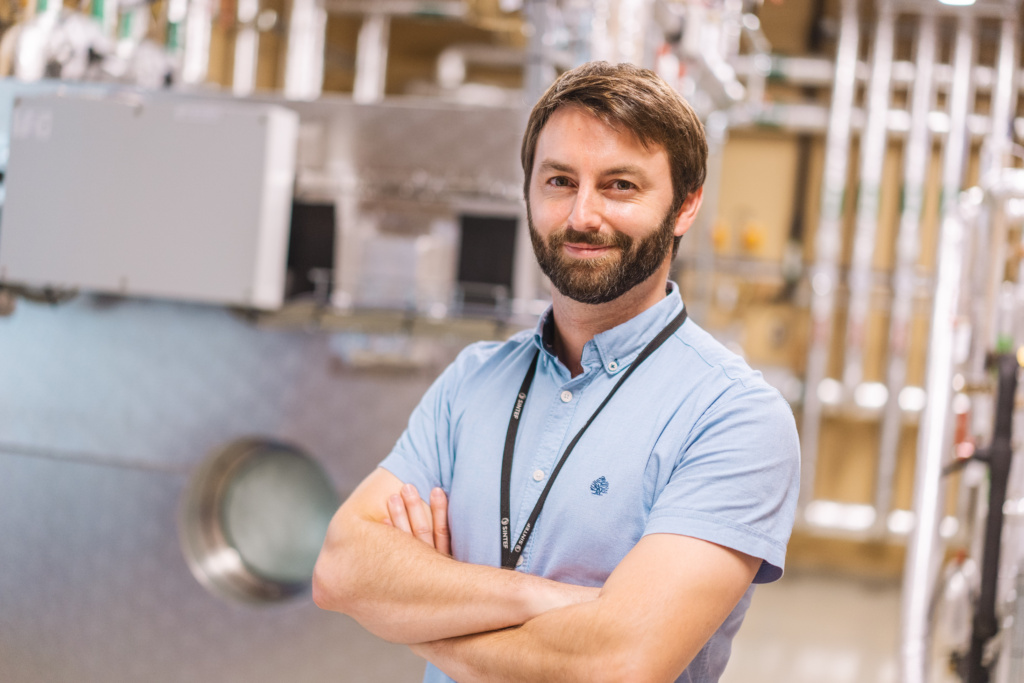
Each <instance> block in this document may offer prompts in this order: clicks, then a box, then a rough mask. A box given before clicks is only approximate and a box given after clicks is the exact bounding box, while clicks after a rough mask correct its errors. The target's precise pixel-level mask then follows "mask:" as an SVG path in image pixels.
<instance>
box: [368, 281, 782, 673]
mask: <svg viewBox="0 0 1024 683" xmlns="http://www.w3.org/2000/svg"><path fill="white" fill-rule="evenodd" d="M682 306H683V304H682V301H681V300H680V298H679V294H678V289H677V288H676V286H675V284H674V283H670V293H669V295H668V296H666V297H665V299H663V300H662V301H661V302H659V303H658V304H656V305H655V306H653V307H651V308H649V309H647V310H646V311H644V312H643V313H641V314H640V315H638V316H636V317H635V318H633V319H632V320H629V321H628V322H626V323H623V324H622V325H619V326H618V327H615V328H613V329H611V330H608V331H606V332H603V333H601V334H599V335H597V336H596V337H594V338H593V340H591V341H589V342H587V344H586V345H585V346H584V349H583V357H582V366H583V373H582V374H580V375H578V376H577V377H572V376H571V374H570V372H569V370H568V368H566V367H565V365H563V364H562V362H561V361H559V360H558V358H557V357H556V356H555V355H554V353H553V351H552V347H551V343H550V341H551V335H552V325H551V310H550V309H549V310H548V311H547V312H546V313H545V314H544V315H543V316H542V317H541V320H540V321H539V322H538V325H537V327H536V329H535V330H534V331H524V332H521V333H519V334H516V335H515V336H513V337H512V338H511V339H509V340H508V341H506V342H481V343H477V344H473V345H471V346H469V347H467V348H466V349H465V350H463V351H462V352H461V353H460V354H459V357H458V358H457V359H456V360H455V362H453V363H452V364H451V365H450V366H449V367H448V368H447V369H446V370H445V371H444V373H443V374H442V375H441V376H440V377H439V378H438V379H437V381H436V382H435V383H434V384H433V386H432V387H431V388H430V390H429V391H428V392H427V393H426V394H425V395H424V397H423V399H422V401H421V402H420V404H419V406H417V408H416V410H415V411H414V412H413V414H412V416H411V417H410V419H409V426H408V428H407V429H406V431H405V432H404V433H403V434H402V436H401V438H399V440H398V443H397V444H396V445H395V448H394V450H393V451H392V452H391V454H390V455H389V456H388V457H387V458H386V459H385V460H384V461H383V462H382V463H381V466H382V467H384V468H386V469H387V470H389V471H390V472H392V473H393V474H394V475H395V476H397V477H398V478H399V479H401V480H402V481H405V482H410V483H412V484H415V485H416V487H417V488H418V489H419V492H420V495H421V496H423V497H424V498H425V499H426V498H427V497H428V496H429V493H430V489H431V488H433V487H435V486H440V487H442V488H443V489H444V490H445V491H446V492H447V493H448V496H449V511H448V514H449V524H450V527H451V533H452V551H453V554H454V556H455V558H456V559H458V560H461V561H463V562H472V563H476V564H485V565H491V566H495V567H496V566H500V564H501V540H500V523H499V488H500V483H501V461H502V453H503V450H504V444H505V434H506V431H507V429H508V422H509V417H510V416H511V413H512V409H513V406H514V404H515V400H516V397H517V395H518V392H519V387H520V384H521V383H522V381H523V376H524V374H525V373H526V370H527V368H528V367H529V365H530V361H531V360H532V358H533V355H534V353H535V352H536V350H537V349H538V348H539V349H540V358H539V361H538V364H537V371H536V376H535V377H534V381H533V385H532V387H531V389H530V393H529V397H528V398H527V401H526V404H525V406H524V407H523V417H522V420H521V424H520V428H519V433H518V435H517V437H516V447H515V459H514V461H513V466H512V485H511V502H512V505H511V528H512V535H513V538H515V537H516V536H518V534H519V532H520V531H521V530H522V528H523V524H525V522H526V519H527V518H528V517H529V515H530V513H531V511H532V510H533V506H534V504H535V503H536V501H537V498H538V497H539V495H540V493H541V491H542V490H543V488H544V486H545V485H546V484H547V478H548V476H549V475H550V472H551V470H552V468H553V467H554V465H555V463H556V462H557V461H558V459H559V457H560V456H561V454H562V452H563V451H564V449H565V447H566V445H567V444H568V443H569V441H570V440H571V439H572V438H573V437H574V436H575V435H576V432H578V431H579V430H580V428H581V427H582V426H583V424H584V423H585V422H586V421H587V419H588V418H589V417H590V416H591V414H592V413H593V412H594V410H596V409H597V407H598V405H600V403H601V401H602V400H604V398H605V396H607V394H608V392H609V391H611V389H612V386H613V385H614V384H615V382H616V381H617V380H618V379H619V375H620V373H622V372H623V371H625V370H626V369H627V368H628V367H629V365H630V364H631V363H632V362H633V361H634V359H635V358H636V357H637V355H638V354H639V353H640V351H641V350H642V349H643V348H644V346H645V345H646V344H647V342H648V341H650V340H651V339H652V338H654V337H655V336H656V335H657V334H658V332H660V331H661V329H662V328H663V327H664V326H665V325H667V324H668V322H669V321H671V320H672V318H674V317H675V316H676V314H678V313H679V312H680V311H681V310H682ZM799 469H800V467H799V446H798V438H797V433H796V426H795V423H794V421H793V414H792V411H791V410H790V407H789V405H788V403H786V401H785V400H784V399H783V398H782V396H781V395H779V393H778V392H777V391H776V390H775V389H774V388H772V387H771V386H769V385H768V384H767V383H765V381H764V380H763V379H762V378H761V374H760V373H759V372H755V371H753V370H751V369H750V368H749V367H748V366H747V364H746V363H744V362H743V360H741V359H740V358H739V357H738V356H736V355H735V354H733V353H731V352H730V351H728V350H727V349H725V348H724V347H723V346H722V345H721V344H719V343H718V342H717V341H715V340H714V339H713V338H712V337H711V336H710V335H709V334H708V333H706V332H705V331H704V330H702V329H701V328H700V327H699V326H698V325H697V324H696V323H695V322H693V321H692V320H687V321H686V322H685V323H684V324H683V326H682V327H681V328H679V330H678V331H676V333H675V334H673V335H672V336H671V337H669V339H668V340H666V341H665V343H664V344H663V345H662V346H661V347H660V348H659V349H658V350H657V351H655V353H654V354H653V355H652V356H651V357H649V358H648V359H647V360H646V361H644V363H643V364H642V365H641V366H640V367H639V368H637V370H636V371H634V373H633V375H632V376H631V377H630V378H629V379H628V380H627V381H626V382H625V384H623V386H622V387H621V388H620V389H619V391H618V393H616V394H615V396H614V398H612V400H611V401H610V402H609V404H608V405H607V406H606V407H605V408H604V410H603V411H602V412H601V414H600V415H599V416H598V418H597V419H596V420H595V421H594V423H593V424H591V426H590V427H589V429H588V430H587V432H586V433H585V434H584V436H583V438H582V439H581V440H580V442H579V443H578V444H577V446H576V448H575V450H574V451H573V452H572V454H571V455H570V456H569V459H568V461H567V462H566V464H565V466H564V467H563V469H562V471H561V472H560V474H559V475H558V477H557V479H556V480H555V483H554V485H553V487H552V489H551V493H550V495H549V497H548V499H547V502H546V504H545V506H544V509H543V512H542V513H541V515H540V517H539V519H538V520H537V525H536V527H535V528H534V531H533V535H532V536H531V537H530V539H529V541H528V542H527V544H526V547H525V548H524V549H523V555H522V560H521V563H520V565H519V566H518V568H517V570H518V571H523V572H529V573H531V574H536V575H539V576H544V577H547V578H549V579H554V580H556V581H563V582H567V583H574V584H579V585H587V586H600V585H602V584H603V583H604V581H605V579H607V578H608V575H609V574H610V573H611V571H612V570H613V569H615V567H616V565H618V564H619V562H620V561H621V560H622V558H623V557H625V555H626V553H628V552H629V551H630V549H632V548H633V546H634V545H636V543H637V542H638V541H639V540H640V538H641V537H642V536H644V535H646V534H652V533H673V534H681V535H685V536H692V537H695V538H700V539H703V540H706V541H711V542H713V543H717V544H719V545H723V546H727V547H729V548H733V549H735V550H739V551H741V552H744V553H747V554H748V555H752V556H754V557H759V558H762V562H761V567H760V569H759V570H758V572H757V576H756V577H755V579H754V583H766V582H770V581H775V580H776V579H778V578H779V577H780V576H782V569H783V565H784V561H785V553H786V543H787V542H788V540H789V534H790V531H791V529H792V526H793V515H794V511H795V508H796V499H797V489H798V477H799ZM751 592H752V589H751V590H749V591H747V594H746V595H745V597H744V599H743V600H741V601H740V604H739V605H738V606H737V607H736V609H735V610H734V611H733V612H732V614H731V615H730V616H729V617H728V619H726V622H725V623H724V624H723V625H722V627H721V628H719V629H718V631H717V632H716V633H715V634H714V635H713V636H712V637H711V639H710V640H709V641H708V643H707V644H706V645H705V646H704V648H703V649H702V650H701V652H700V653H699V654H698V655H697V657H696V658H694V660H693V662H691V664H690V666H689V667H688V668H687V669H686V671H685V672H683V675H682V676H681V677H680V678H679V679H678V680H679V681H680V682H687V683H690V682H693V683H696V682H699V683H710V682H713V681H717V680H718V678H719V676H720V675H721V673H722V671H723V669H724V668H725V664H726V662H727V661H728V658H729V652H730V647H731V643H732V638H733V636H734V635H735V633H736V630H737V629H738V628H739V625H740V623H741V622H742V620H743V616H744V614H745V613H746V609H747V606H748V605H749V601H750V595H751ZM424 680H425V681H429V682H431V683H433V682H435V681H449V680H450V679H449V678H448V677H447V676H445V675H444V674H443V673H441V672H440V671H438V670H437V669H435V668H434V667H433V666H429V665H428V667H427V673H426V677H425V679H424Z"/></svg>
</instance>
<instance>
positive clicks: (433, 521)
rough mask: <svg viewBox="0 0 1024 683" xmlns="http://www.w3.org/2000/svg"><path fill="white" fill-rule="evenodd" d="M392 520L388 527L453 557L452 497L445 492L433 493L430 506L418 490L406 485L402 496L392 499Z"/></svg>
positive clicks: (390, 519) (440, 490)
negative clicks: (449, 501)
mask: <svg viewBox="0 0 1024 683" xmlns="http://www.w3.org/2000/svg"><path fill="white" fill-rule="evenodd" d="M388 515H389V517H388V519H385V520H384V523H385V524H390V525H391V526H393V527H395V528H396V529H399V530H401V531H404V532H406V533H409V534H412V535H413V536H415V537H416V538H418V539H420V540H421V541H423V542H424V543H426V544H427V545H429V546H430V547H432V548H434V549H435V550H437V551H438V552H439V553H443V554H445V555H449V556H450V555H451V554H452V545H451V534H450V532H449V530H448V496H446V495H445V493H444V490H443V489H440V488H434V489H433V490H432V491H431V492H430V506H429V507H428V506H427V504H426V503H424V502H423V500H422V499H421V498H420V494H419V493H418V492H417V491H416V487H415V486H413V485H412V484H403V485H402V490H401V493H393V494H391V495H390V496H388Z"/></svg>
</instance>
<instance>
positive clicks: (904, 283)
mask: <svg viewBox="0 0 1024 683" xmlns="http://www.w3.org/2000/svg"><path fill="white" fill-rule="evenodd" d="M919 21H920V23H919V26H918V38H917V56H916V57H917V58H916V61H915V64H916V72H917V74H918V79H917V81H916V82H915V83H914V89H913V92H912V94H911V98H912V99H911V103H910V122H911V124H910V131H909V132H908V134H907V143H906V147H905V148H904V154H903V210H902V211H901V213H900V222H899V232H898V236H897V239H896V268H895V270H894V272H893V298H892V309H891V313H890V315H889V350H888V351H889V363H888V367H887V368H886V390H887V398H886V406H885V412H884V414H883V416H882V427H881V434H880V437H879V443H878V471H877V474H876V477H875V523H876V531H878V532H884V530H885V521H886V518H887V516H888V514H889V511H890V510H891V509H892V498H893V487H894V484H895V478H896V462H897V459H898V456H899V445H900V433H901V432H902V429H903V410H902V409H901V408H900V402H899V394H900V392H901V391H902V390H903V387H904V385H905V384H906V381H907V352H908V349H909V341H910V325H911V317H912V314H913V305H914V283H915V279H916V278H915V277H914V275H915V271H916V269H917V262H918V258H919V257H920V248H919V242H920V239H921V216H922V214H923V212H924V191H925V183H926V182H927V174H928V162H929V159H930V158H931V148H932V141H931V135H930V131H929V129H928V112H930V111H931V107H932V102H933V101H934V97H935V91H934V87H933V84H932V71H933V70H932V65H933V62H934V61H935V43H936V31H935V16H934V15H932V14H924V15H922V16H921V17H920V20H919Z"/></svg>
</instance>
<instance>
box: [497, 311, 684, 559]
mask: <svg viewBox="0 0 1024 683" xmlns="http://www.w3.org/2000/svg"><path fill="white" fill-rule="evenodd" d="M684 322H686V309H685V308H684V309H683V310H682V311H680V313H679V315H677V316H676V317H675V318H673V319H672V322H670V323H669V324H668V325H666V326H665V328H664V329H662V331H661V332H659V333H658V336H656V337H655V338H654V339H652V340H651V341H650V342H648V344H647V346H645V347H644V348H643V350H642V351H641V352H640V354H639V355H638V356H637V357H636V360H635V361H633V363H632V364H631V365H630V366H629V367H628V368H626V371H625V372H623V373H622V377H620V378H619V381H618V382H616V383H615V386H614V387H612V390H611V391H609V392H608V395H607V396H605V398H604V401H602V402H601V405H599V406H598V407H597V410H595V411H594V414H593V415H591V416H590V419H588V420H587V422H586V424H584V425H583V428H582V429H580V431H578V432H577V433H576V436H574V437H573V439H572V441H570V442H569V445H568V446H567V447H566V449H565V452H564V453H562V457H561V458H559V459H558V464H556V465H555V469H554V470H552V472H551V476H550V477H548V483H547V485H546V486H545V487H544V490H543V491H542V492H541V494H540V498H539V499H537V504H536V505H534V507H533V512H531V513H530V517H529V519H527V520H526V525H525V526H524V527H523V531H522V533H520V534H519V538H518V539H516V542H515V545H514V546H511V545H510V544H511V530H510V528H509V525H510V524H511V507H512V504H511V495H512V493H511V489H512V457H513V454H514V451H515V447H516V434H517V433H518V432H519V418H520V417H521V416H522V413H523V406H524V405H525V404H526V396H527V394H529V393H530V385H531V384H532V383H533V377H534V375H535V374H536V371H537V359H538V358H539V357H540V350H538V351H537V352H536V353H535V354H534V355H533V362H531V363H530V368H529V369H528V370H527V371H526V376H525V377H524V378H523V384H522V386H521V387H519V395H518V397H516V403H515V406H514V407H513V408H512V417H511V418H510V419H509V421H508V432H506V434H505V454H504V457H503V458H502V461H501V566H502V567H504V568H505V569H514V568H515V566H516V562H518V561H519V557H520V556H521V555H522V554H523V548H525V547H526V542H527V540H529V538H530V534H531V533H533V527H534V525H535V524H536V523H537V518H538V517H539V516H540V511H541V508H543V507H544V501H546V500H547V498H548V493H549V492H550V491H551V485H552V484H554V483H555V478H556V477H557V476H558V473H559V472H561V471H562V466H563V465H564V464H565V461H566V460H567V459H568V458H569V454H570V453H572V449H573V448H575V447H576V444H577V443H578V442H579V440H580V438H581V437H582V436H583V433H584V432H585V431H587V427H589V426H590V424H591V423H592V422H593V421H594V418H596V417H597V416H598V414H599V413H600V412H601V411H602V410H603V409H604V407H605V406H606V405H608V401H610V400H611V399H612V396H614V395H615V392H616V391H618V390H619V387H621V386H622V385H623V383H625V381H626V380H627V379H629V376H630V375H631V374H633V371H634V370H636V369H637V368H638V367H639V366H640V364H641V363H643V362H644V361H645V360H647V357H648V356H650V355H651V354H652V353H654V352H655V351H656V350H657V349H658V347H659V346H661V345H662V344H663V343H664V342H665V340H666V339H668V338H669V337H671V336H672V335H673V334H675V332H676V330H678V329H679V328H680V327H681V326H682V324H683V323H684Z"/></svg>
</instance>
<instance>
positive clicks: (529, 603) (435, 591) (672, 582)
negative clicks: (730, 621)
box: [313, 469, 760, 683]
mask: <svg viewBox="0 0 1024 683" xmlns="http://www.w3.org/2000/svg"><path fill="white" fill-rule="evenodd" d="M396 496H398V497H397V498H396ZM389 506H390V509H389ZM495 523H497V521H495ZM448 549H449V546H448V530H447V501H446V500H445V499H444V496H443V494H442V493H440V492H435V493H432V494H431V504H430V506H429V507H428V506H427V504H425V503H424V502H423V501H422V500H420V499H419V495H418V494H417V493H416V491H415V489H413V488H412V487H404V486H403V484H402V482H401V481H400V480H399V479H398V478H396V477H395V476H394V475H393V474H391V473H390V472H388V471H387V470H383V469H378V470H376V471H375V472H373V473H372V474H371V475H370V476H369V477H367V478H366V480H364V481H363V483H362V484H361V485H360V486H359V488H357V489H356V491H355V492H354V493H353V494H352V495H351V496H350V497H349V499H348V500H347V501H346V502H345V504H344V505H342V507H341V508H340V509H339V510H338V512H337V514H336V515H335V517H334V519H333V520H332V521H331V525H330V527H329V529H328V531H327V538H326V540H325V542H324V547H323V550H322V551H321V554H320V558H319V560H318V561H317V565H316V570H315V572H314V576H313V599H314V600H315V602H316V604H317V605H318V606H320V607H322V608H324V609H329V610H334V611H338V612H343V613H345V614H348V615H350V616H351V617H353V618H354V619H356V621H358V622H359V623H360V624H362V626H363V627H364V628H366V629H367V630H369V631H370V632H372V633H374V634H376V635H378V636H380V637H381V638H384V639H386V640H390V641H393V642H399V643H407V644H410V645H412V649H413V650H414V651H415V652H416V653H417V654H420V655H421V656H423V657H424V658H426V659H428V660H429V661H431V662H432V663H433V664H434V665H435V666H437V667H438V668H439V669H441V670H442V671H444V672H445V673H447V674H448V675H449V676H451V677H452V678H454V679H456V680H458V681H460V683H469V682H470V681H477V680H479V681H519V680H544V679H547V680H560V681H561V680H564V681H575V680H581V681H603V680H609V681H672V680H675V678H677V677H678V676H679V674H680V673H681V672H682V671H683V669H685V668H686V666H687V664H689V662H690V660H691V659H693V657H694V656H695V655H696V654H697V652H698V651H699V650H700V649H701V647H703V645H704V643H705V642H706V641H707V640H708V638H710V637H711V635H712V634H713V633H714V632H715V630H716V629H717V628H718V627H719V625H721V623H722V622H723V621H724V620H725V618H726V617H727V616H728V615H729V613H730V612H731V611H732V609H733V608H734V607H735V606H736V604H737V603H738V602H739V600H740V598H741V597H742V596H743V594H744V592H745V591H746V590H747V587H748V586H749V585H750V582H751V581H752V580H753V578H754V575H755V573H756V571H757V568H758V566H759V564H760V560H759V559H757V558H755V557H751V556H749V555H745V554H743V553H740V552H737V551H735V550H731V549H728V548H725V547H723V546H719V545H716V544H714V543H709V542H706V541H702V540H699V539H695V538H690V537H688V536H679V535H674V534H651V535H648V536H645V537H644V538H642V539H641V540H640V542H639V543H637V545H636V546H635V547H634V548H633V549H632V550H631V551H630V552H629V553H628V554H627V555H626V557H625V558H624V559H623V560H622V562H621V563H620V564H619V565H618V566H617V567H616V568H615V570H614V571H613V572H612V574H611V575H610V576H609V577H608V580H607V582H606V583H605V585H604V586H603V587H602V588H600V589H596V588H585V587H581V586H573V585H570V584H564V583H557V582H555V581H550V580H547V579H544V578H541V577H537V576H532V575H530V574H525V573H521V572H516V571H509V570H505V569H498V568H495V567H486V566H480V565H473V564H467V563H463V562H458V561H456V560H454V559H452V558H451V557H450V556H449V554H448ZM511 627H515V628H511Z"/></svg>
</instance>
